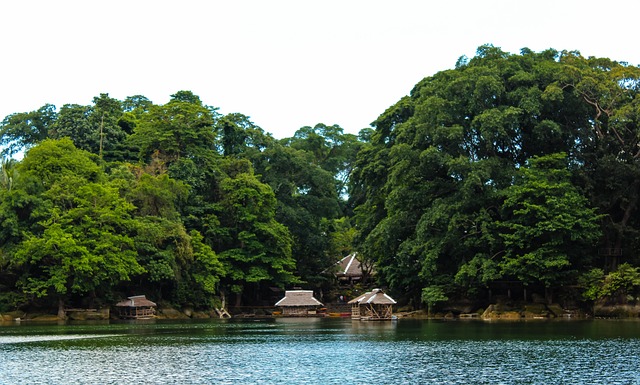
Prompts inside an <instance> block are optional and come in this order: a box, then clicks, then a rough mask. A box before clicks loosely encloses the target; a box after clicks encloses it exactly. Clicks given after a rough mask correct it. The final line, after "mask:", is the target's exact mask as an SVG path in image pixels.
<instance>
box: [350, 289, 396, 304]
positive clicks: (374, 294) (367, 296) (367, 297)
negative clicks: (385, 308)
mask: <svg viewBox="0 0 640 385" xmlns="http://www.w3.org/2000/svg"><path fill="white" fill-rule="evenodd" d="M349 304H352V305H353V304H361V305H364V304H374V305H395V304H396V301H395V300H394V299H393V298H391V297H389V296H388V295H386V294H385V293H384V292H383V291H382V290H381V289H373V290H371V291H369V292H367V293H364V294H362V295H361V296H359V297H356V298H354V299H352V300H351V301H349Z"/></svg>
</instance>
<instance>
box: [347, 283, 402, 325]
mask: <svg viewBox="0 0 640 385" xmlns="http://www.w3.org/2000/svg"><path fill="white" fill-rule="evenodd" d="M349 304H350V305H351V318H352V319H358V320H362V321H383V320H390V319H393V305H395V304H396V301H395V300H394V299H393V298H391V297H389V296H388V295H387V294H385V293H384V292H383V291H382V290H381V289H373V290H372V291H370V292H367V293H364V294H362V295H361V296H359V297H357V298H354V299H352V300H351V301H349Z"/></svg>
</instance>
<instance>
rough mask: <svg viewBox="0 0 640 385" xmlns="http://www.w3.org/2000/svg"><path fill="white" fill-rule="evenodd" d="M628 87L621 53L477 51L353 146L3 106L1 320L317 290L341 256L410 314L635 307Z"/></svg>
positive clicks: (632, 100)
mask: <svg viewBox="0 0 640 385" xmlns="http://www.w3.org/2000/svg"><path fill="white" fill-rule="evenodd" d="M639 95H640V68H638V67H634V66H631V65H629V64H627V63H624V62H616V61H613V60H610V59H606V58H594V57H589V58H585V57H583V56H582V55H581V54H580V53H579V52H576V51H561V52H560V51H556V50H551V49H550V50H546V51H543V52H539V53H536V52H532V51H531V50H529V49H522V50H521V52H520V53H519V54H510V53H506V52H503V51H502V50H500V49H499V48H497V47H494V46H490V45H488V46H482V47H480V48H478V51H477V54H476V56H475V57H473V58H471V59H468V58H466V57H461V58H460V59H459V60H458V62H457V63H456V65H455V68H453V69H450V70H446V71H442V72H438V73H436V74H435V75H433V76H430V77H427V78H425V79H423V80H421V81H420V82H418V83H417V84H416V86H415V87H414V88H413V90H411V92H410V94H409V95H408V96H406V97H404V98H402V99H401V100H399V101H398V102H397V103H396V104H394V105H393V106H391V107H389V108H388V109H387V110H386V111H384V112H382V113H381V115H380V116H379V117H378V118H377V119H376V120H375V121H374V122H373V123H372V128H365V129H363V130H361V131H360V133H359V134H358V135H353V134H348V133H344V131H343V129H342V128H341V127H340V126H338V125H331V126H329V125H326V124H322V123H320V124H317V125H315V126H314V127H310V126H308V127H302V128H300V129H299V130H298V131H297V132H296V133H295V134H294V136H293V137H291V138H284V139H275V138H273V136H272V135H270V134H269V133H267V132H265V131H264V130H263V129H262V128H260V127H258V126H256V125H255V124H254V123H253V122H252V121H251V120H250V118H249V117H248V116H245V115H243V114H240V113H233V114H227V115H222V114H220V113H219V112H218V109H217V108H216V107H213V106H209V105H206V104H204V103H203V102H202V101H201V100H200V98H199V97H198V96H197V95H194V94H193V93H192V92H190V91H179V92H176V93H175V94H174V95H172V97H171V100H170V101H169V102H168V103H166V104H164V105H157V104H154V103H153V102H151V101H150V100H149V99H147V98H146V97H144V96H141V95H136V96H131V97H128V98H126V99H125V100H116V99H113V98H111V97H109V95H108V94H100V95H99V96H97V97H95V98H94V99H93V103H92V104H91V105H86V106H85V105H77V104H66V105H64V106H62V107H61V108H60V109H57V108H56V107H55V106H53V105H45V106H43V107H41V108H40V109H38V110H36V111H31V112H20V113H14V114H11V115H9V116H7V117H6V118H4V120H3V121H2V123H1V124H0V145H1V146H2V148H3V153H2V155H3V161H2V165H1V175H0V206H1V207H0V222H1V226H0V311H2V310H8V309H15V308H24V307H60V308H62V307H63V306H70V305H73V306H101V305H109V304H112V303H114V302H116V301H118V300H119V299H121V298H122V297H123V296H126V295H132V294H139V293H145V294H146V295H147V296H149V297H151V298H154V299H155V300H158V301H165V302H166V303H169V304H171V305H173V306H176V307H184V306H190V307H194V308H201V309H207V308H211V307H212V306H216V305H217V304H218V303H219V301H220V300H221V299H222V298H229V300H230V301H231V300H232V301H233V303H234V304H236V305H240V304H260V303H263V302H264V301H266V300H268V299H269V293H270V292H271V290H272V289H273V288H290V287H294V286H300V287H304V288H308V289H313V290H316V291H318V292H323V293H330V292H331V289H332V288H334V287H335V285H336V283H335V280H334V279H333V276H332V275H331V274H330V272H331V268H332V266H335V263H336V262H337V261H338V260H339V259H340V258H342V257H343V256H345V255H347V254H348V253H350V252H352V251H357V252H358V253H359V256H360V258H361V259H362V262H363V263H364V264H366V265H370V266H373V269H374V272H375V274H374V275H373V280H374V281H373V282H372V285H376V286H380V287H385V288H387V289H388V291H389V292H390V293H391V294H392V295H393V296H394V297H395V298H396V299H399V300H400V302H401V303H402V304H408V305H411V306H413V307H414V308H420V307H422V306H425V305H427V306H429V307H431V306H434V305H437V304H438V303H444V302H447V301H449V302H453V301H459V300H467V301H469V300H470V301H487V300H488V298H490V295H491V293H492V292H493V293H495V292H496V291H499V290H500V289H501V288H504V287H509V289H510V290H511V289H513V290H515V291H518V290H519V291H520V292H522V294H523V295H524V297H525V299H526V296H527V293H529V296H531V295H532V294H535V293H538V294H539V295H541V296H543V297H544V298H546V300H547V301H549V302H551V301H557V302H560V303H564V304H572V305H575V304H589V303H593V302H594V301H610V302H615V303H635V301H638V300H639V298H638V296H639V295H640V290H639V289H640V268H639V267H638V266H640V258H639V257H638V251H639V249H640V242H639V241H640V238H639V231H640V217H639V213H638V207H639V203H640V202H639V201H638V197H639V194H640V191H639V190H640V160H639V158H640V96H639ZM18 153H21V154H24V156H23V158H22V159H21V160H15V157H14V155H15V154H18ZM327 295H328V294H327ZM328 300H331V299H330V298H328Z"/></svg>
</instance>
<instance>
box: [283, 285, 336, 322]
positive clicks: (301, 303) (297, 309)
mask: <svg viewBox="0 0 640 385" xmlns="http://www.w3.org/2000/svg"><path fill="white" fill-rule="evenodd" d="M275 306H277V307H279V308H281V309H282V315H283V316H288V317H301V316H308V315H315V314H316V313H317V310H318V308H320V307H322V306H324V305H323V304H322V303H321V302H320V301H318V300H317V299H315V297H314V296H313V291H312V290H287V291H285V294H284V298H282V299H281V300H280V301H278V302H276V305H275Z"/></svg>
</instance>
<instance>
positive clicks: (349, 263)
mask: <svg viewBox="0 0 640 385" xmlns="http://www.w3.org/2000/svg"><path fill="white" fill-rule="evenodd" d="M337 264H338V271H337V272H336V275H337V276H339V277H340V276H343V277H360V276H362V267H361V266H360V261H359V260H358V253H351V254H349V255H347V256H346V257H344V258H342V259H341V260H340V261H338V263H337Z"/></svg>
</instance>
